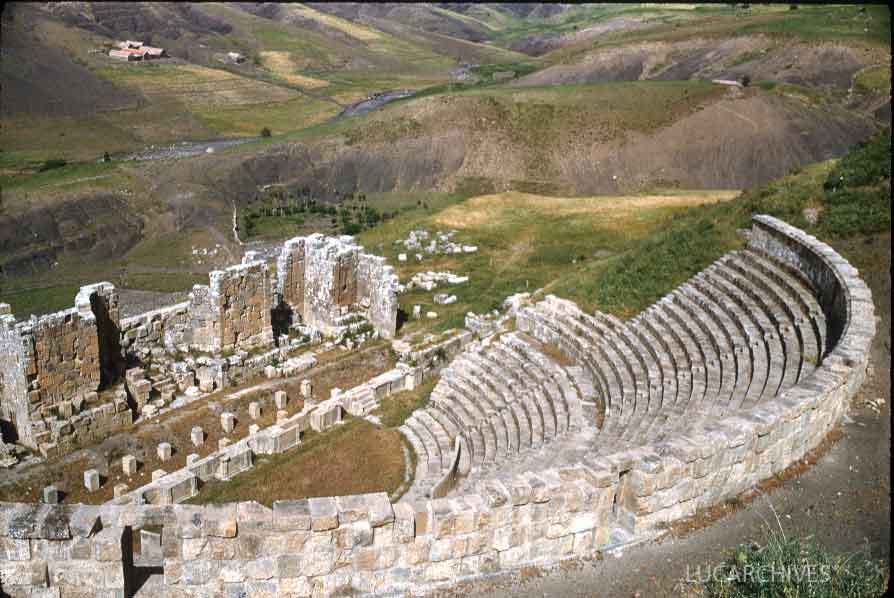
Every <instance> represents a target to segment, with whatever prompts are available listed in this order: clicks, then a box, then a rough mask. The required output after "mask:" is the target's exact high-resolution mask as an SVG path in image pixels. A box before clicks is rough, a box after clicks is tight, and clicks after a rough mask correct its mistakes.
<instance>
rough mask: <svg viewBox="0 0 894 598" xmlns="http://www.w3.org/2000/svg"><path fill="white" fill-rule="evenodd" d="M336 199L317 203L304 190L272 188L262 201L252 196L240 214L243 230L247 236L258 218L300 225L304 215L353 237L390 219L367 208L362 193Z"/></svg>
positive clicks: (387, 214)
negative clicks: (322, 218) (322, 219)
mask: <svg viewBox="0 0 894 598" xmlns="http://www.w3.org/2000/svg"><path fill="white" fill-rule="evenodd" d="M336 199H337V200H339V203H324V202H320V201H317V199H316V198H315V197H313V196H312V195H311V192H310V189H308V188H307V187H302V188H299V189H296V190H295V191H293V192H287V191H286V190H285V189H273V190H271V191H269V192H268V193H267V194H266V196H265V197H263V198H261V197H258V196H255V198H254V201H253V202H252V204H253V207H251V208H249V209H248V210H246V211H245V212H243V218H244V222H245V230H246V232H247V233H248V234H249V235H251V233H252V231H253V230H254V229H255V228H256V221H257V220H258V219H259V218H277V219H279V218H282V219H284V220H289V221H291V222H292V223H294V224H296V225H301V224H304V219H305V217H306V216H317V217H328V218H329V223H330V225H331V226H332V227H333V228H337V229H338V232H339V233H340V234H343V235H356V234H357V233H360V232H362V231H364V230H366V229H368V228H372V227H373V226H376V225H377V224H379V223H380V222H382V221H384V220H387V219H389V218H393V217H394V214H393V213H389V212H380V211H379V210H378V209H376V208H375V207H373V206H371V205H369V200H368V199H367V197H366V194H365V193H353V194H352V193H344V194H337V196H336Z"/></svg>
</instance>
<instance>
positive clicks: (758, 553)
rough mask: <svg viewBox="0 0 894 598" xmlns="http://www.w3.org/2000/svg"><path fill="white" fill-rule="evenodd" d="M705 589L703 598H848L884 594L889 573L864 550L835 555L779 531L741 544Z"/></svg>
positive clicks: (812, 543) (809, 539) (807, 541)
mask: <svg viewBox="0 0 894 598" xmlns="http://www.w3.org/2000/svg"><path fill="white" fill-rule="evenodd" d="M713 572H714V573H715V574H714V575H712V576H711V579H710V580H709V581H708V582H707V583H706V584H705V586H704V590H705V591H704V594H703V595H704V596H706V597H707V598H740V597H741V598H745V597H751V596H761V597H765V598H789V597H792V596H810V597H816V598H850V597H856V596H860V597H863V596H866V597H869V596H882V595H884V594H885V587H886V585H887V578H888V575H889V572H888V571H887V568H886V567H885V565H884V562H883V561H876V560H874V559H872V558H871V555H870V554H869V553H868V550H866V551H863V552H859V553H855V554H850V555H841V554H836V553H834V552H832V551H830V550H827V549H826V548H824V547H822V546H820V545H818V544H817V543H816V542H815V541H814V540H813V539H812V537H807V538H805V539H801V538H797V537H791V538H789V537H787V536H786V535H785V533H783V532H782V530H781V528H780V531H778V532H770V533H769V534H768V536H767V539H766V541H765V543H764V544H763V545H761V544H757V543H754V544H750V545H741V546H739V547H738V548H737V549H736V550H735V553H734V554H733V556H732V557H731V558H730V559H729V560H728V561H726V562H725V563H723V564H722V565H721V566H720V567H719V569H718V570H716V571H713Z"/></svg>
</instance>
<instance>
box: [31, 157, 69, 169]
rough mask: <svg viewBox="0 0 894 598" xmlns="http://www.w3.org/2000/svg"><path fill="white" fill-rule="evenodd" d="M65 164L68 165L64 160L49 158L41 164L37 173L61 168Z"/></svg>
mask: <svg viewBox="0 0 894 598" xmlns="http://www.w3.org/2000/svg"><path fill="white" fill-rule="evenodd" d="M66 164H68V162H66V161H65V160H62V159H61V158H50V159H49V160H46V161H45V162H44V163H43V164H41V166H40V168H39V169H38V171H39V172H46V171H48V170H53V169H55V168H62V167H63V166H65V165H66Z"/></svg>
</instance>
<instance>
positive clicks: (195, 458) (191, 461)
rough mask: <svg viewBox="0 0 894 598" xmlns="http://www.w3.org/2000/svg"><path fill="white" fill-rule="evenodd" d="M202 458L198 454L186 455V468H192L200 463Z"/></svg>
mask: <svg viewBox="0 0 894 598" xmlns="http://www.w3.org/2000/svg"><path fill="white" fill-rule="evenodd" d="M200 458H201V457H199V456H198V455H197V454H196V453H191V454H189V455H186V466H187V467H190V466H192V465H193V464H195V462H196V461H198V460H199V459H200Z"/></svg>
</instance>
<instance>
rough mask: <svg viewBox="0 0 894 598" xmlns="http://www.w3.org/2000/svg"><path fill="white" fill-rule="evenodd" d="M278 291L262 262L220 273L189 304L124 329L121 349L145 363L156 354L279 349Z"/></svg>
mask: <svg viewBox="0 0 894 598" xmlns="http://www.w3.org/2000/svg"><path fill="white" fill-rule="evenodd" d="M273 303H274V301H273V296H272V289H271V284H270V280H269V272H268V268H267V264H265V263H264V262H262V261H255V262H249V263H246V264H239V265H236V266H231V267H229V268H227V269H226V270H215V271H213V272H211V273H210V275H209V284H208V285H195V286H193V288H192V291H191V292H190V294H189V301H187V302H184V303H178V304H176V305H172V306H170V307H166V308H163V309H158V310H154V311H150V312H147V313H144V314H140V315H138V316H134V317H132V318H128V319H126V320H124V321H123V322H122V323H121V344H122V345H123V346H124V347H125V348H126V350H127V351H128V353H130V354H133V355H134V356H138V357H142V358H145V357H147V356H148V355H149V354H151V353H152V351H153V350H161V349H167V350H175V349H182V350H196V351H206V352H209V353H219V352H221V351H224V350H238V349H253V348H256V347H264V346H269V345H272V343H273V328H272V326H271V313H270V311H271V309H272V307H273Z"/></svg>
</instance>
